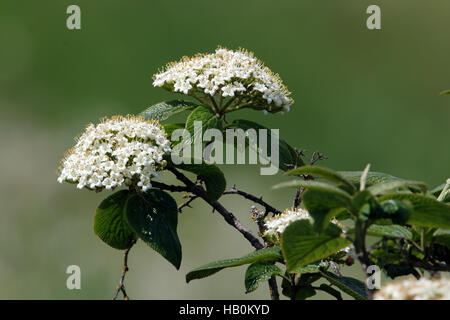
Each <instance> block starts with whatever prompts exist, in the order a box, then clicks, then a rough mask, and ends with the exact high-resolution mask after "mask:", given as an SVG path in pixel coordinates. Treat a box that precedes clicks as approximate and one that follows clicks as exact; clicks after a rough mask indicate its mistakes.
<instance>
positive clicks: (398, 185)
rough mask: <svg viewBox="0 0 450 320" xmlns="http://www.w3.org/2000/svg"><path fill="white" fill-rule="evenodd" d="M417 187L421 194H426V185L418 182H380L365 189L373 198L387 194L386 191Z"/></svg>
mask: <svg viewBox="0 0 450 320" xmlns="http://www.w3.org/2000/svg"><path fill="white" fill-rule="evenodd" d="M414 187H417V188H419V189H420V190H422V192H427V185H426V183H423V182H419V181H406V180H405V181H388V182H381V183H377V184H374V185H372V186H371V187H369V188H367V190H369V191H370V193H372V194H373V195H374V196H376V195H380V194H384V193H387V192H388V191H393V190H396V189H407V188H414Z"/></svg>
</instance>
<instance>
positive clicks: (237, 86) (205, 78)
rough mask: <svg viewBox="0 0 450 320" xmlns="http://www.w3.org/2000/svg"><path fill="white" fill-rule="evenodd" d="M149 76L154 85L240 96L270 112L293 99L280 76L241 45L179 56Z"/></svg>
mask: <svg viewBox="0 0 450 320" xmlns="http://www.w3.org/2000/svg"><path fill="white" fill-rule="evenodd" d="M153 79H154V82H153V85H154V86H155V87H164V88H167V89H169V90H171V91H173V92H181V93H184V94H188V95H192V96H196V95H200V96H205V95H206V96H208V95H209V96H211V97H214V96H218V97H221V99H223V98H232V97H236V98H241V100H244V101H251V104H252V105H253V106H254V107H255V108H259V109H263V110H264V111H266V112H272V113H273V112H278V111H283V110H286V111H289V108H290V106H291V104H292V103H293V102H294V101H293V100H292V98H290V97H289V95H290V92H289V91H288V90H287V88H286V87H285V86H284V85H283V83H282V81H281V79H280V77H279V76H278V75H276V74H274V73H272V71H271V70H270V69H269V68H267V67H265V66H264V64H263V63H262V62H261V61H259V60H258V59H256V58H255V57H254V56H253V54H252V53H249V52H247V51H246V50H243V49H240V50H237V51H232V50H228V49H224V48H220V47H219V48H218V49H217V50H216V52H215V53H214V54H198V55H196V56H194V57H192V58H189V57H183V58H182V59H181V60H180V61H179V62H173V63H169V64H168V65H167V66H166V67H165V69H164V70H163V71H162V72H160V73H158V74H155V75H154V76H153ZM237 101H239V99H237ZM248 107H250V106H248Z"/></svg>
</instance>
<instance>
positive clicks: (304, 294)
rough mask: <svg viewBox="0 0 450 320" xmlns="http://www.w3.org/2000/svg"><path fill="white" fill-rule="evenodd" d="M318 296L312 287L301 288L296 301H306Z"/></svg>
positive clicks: (298, 290)
mask: <svg viewBox="0 0 450 320" xmlns="http://www.w3.org/2000/svg"><path fill="white" fill-rule="evenodd" d="M314 295H316V290H314V288H313V287H311V286H306V287H300V288H298V289H297V292H296V295H295V300H306V299H308V298H311V297H312V296H314Z"/></svg>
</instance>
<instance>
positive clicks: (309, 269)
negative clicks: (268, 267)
mask: <svg viewBox="0 0 450 320" xmlns="http://www.w3.org/2000/svg"><path fill="white" fill-rule="evenodd" d="M319 269H320V266H319V265H317V264H308V265H307V266H303V267H298V268H294V269H293V270H291V273H298V274H303V273H316V272H319Z"/></svg>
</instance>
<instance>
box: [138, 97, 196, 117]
mask: <svg viewBox="0 0 450 320" xmlns="http://www.w3.org/2000/svg"><path fill="white" fill-rule="evenodd" d="M197 106H198V104H196V103H192V102H186V101H182V100H172V101H162V102H159V103H157V104H154V105H152V106H150V107H148V108H147V109H145V110H144V111H142V112H141V113H140V114H141V115H142V116H144V118H145V119H147V120H158V121H164V120H167V119H169V118H170V117H171V116H173V115H175V114H178V113H180V112H183V111H186V110H193V109H194V108H195V107H197Z"/></svg>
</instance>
